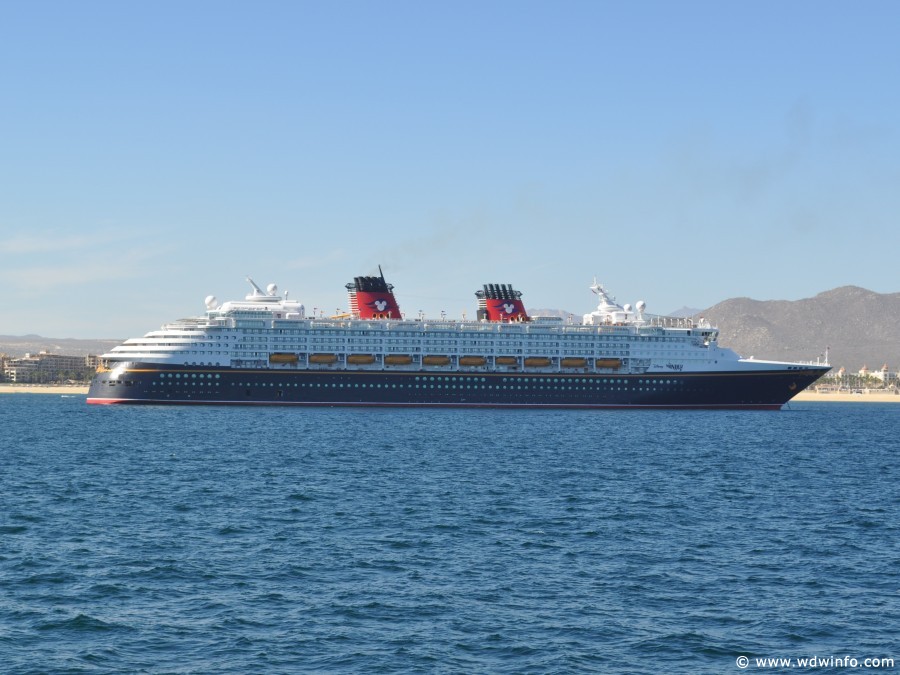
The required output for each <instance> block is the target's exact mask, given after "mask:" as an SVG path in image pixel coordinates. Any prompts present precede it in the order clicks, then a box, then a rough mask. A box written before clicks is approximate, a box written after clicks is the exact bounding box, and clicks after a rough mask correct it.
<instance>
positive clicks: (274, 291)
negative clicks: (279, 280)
mask: <svg viewBox="0 0 900 675" xmlns="http://www.w3.org/2000/svg"><path fill="white" fill-rule="evenodd" d="M266 293H268V294H269V295H278V286H276V285H275V284H269V285H268V286H266Z"/></svg>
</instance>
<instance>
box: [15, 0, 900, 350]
mask: <svg viewBox="0 0 900 675" xmlns="http://www.w3.org/2000/svg"><path fill="white" fill-rule="evenodd" d="M898 26H900V3H898V2H895V1H893V0H892V1H888V2H872V1H863V2H858V3H850V2H844V3H840V2H828V1H826V2H821V1H816V2H805V1H797V2H783V1H778V2H768V1H759V2H721V1H716V2H693V1H689V0H688V1H685V2H671V1H666V2H651V1H640V0H637V1H635V2H620V1H615V2H611V1H602V0H595V1H591V2H572V1H570V2H565V1H563V2H550V1H546V2H524V1H520V0H516V1H510V2H499V1H498V2H489V1H483V0H482V1H478V2H474V1H465V0H463V1H460V0H454V2H444V3H439V2H421V1H415V2H406V1H402V0H390V1H384V2H374V1H371V2H353V1H338V2H315V3H313V2H302V1H299V0H297V1H290V2H288V1H285V2H275V1H261V2H227V1H225V2H223V1H221V0H215V1H201V0H188V1H181V0H179V1H177V2H175V1H165V0H163V1H161V2H145V3H137V2H119V1H118V0H117V1H115V2H94V1H90V0H85V1H82V2H63V1H61V0H60V1H57V2H48V1H45V0H32V1H29V2H19V1H17V0H2V1H0V287H2V301H0V334H14V335H17V334H24V333H30V332H33V333H39V334H42V335H47V336H53V337H129V336H134V335H142V334H143V333H145V332H146V331H147V330H150V329H154V328H157V327H158V326H159V325H160V324H162V323H164V322H166V321H169V320H172V319H175V318H179V317H182V316H189V315H196V314H201V313H202V312H203V298H204V297H205V296H206V295H208V294H215V295H216V296H217V297H219V298H220V299H229V298H235V297H243V295H244V294H245V292H246V290H247V288H248V287H247V285H246V283H245V281H244V277H245V276H246V275H248V274H249V275H251V276H253V277H254V278H255V280H256V281H257V283H259V284H260V285H263V284H266V283H269V282H277V283H278V284H279V286H280V288H281V289H283V290H284V289H286V290H289V291H290V292H291V297H293V298H297V299H300V300H302V301H303V302H304V303H305V304H306V305H307V307H308V308H313V307H320V308H326V309H327V311H329V312H331V311H332V310H334V309H336V308H338V307H344V306H345V305H346V295H345V293H346V292H345V290H344V284H346V283H347V282H348V281H350V280H351V279H352V278H353V277H354V276H358V275H361V274H369V273H372V272H374V271H375V270H376V266H377V265H378V264H379V263H380V264H381V265H382V266H383V268H384V271H385V274H386V276H387V277H388V279H389V281H391V282H392V283H394V284H395V286H396V290H397V295H398V300H399V303H400V307H401V309H403V310H404V311H405V312H407V313H408V314H410V315H414V314H415V313H416V312H418V310H420V309H422V310H424V311H425V312H426V313H427V314H429V315H436V314H439V313H440V312H441V310H445V311H446V312H447V314H448V315H449V316H451V317H458V316H459V315H460V314H461V313H462V312H463V311H466V312H467V313H468V315H469V316H470V317H471V316H472V315H473V314H474V309H475V298H474V295H473V293H474V291H475V290H477V289H478V288H480V287H481V285H482V284H484V283H488V282H492V283H512V284H515V285H516V287H518V288H519V289H520V290H521V291H523V292H524V294H525V301H526V306H528V307H531V308H535V307H542V308H548V307H549V308H559V309H567V310H569V311H574V312H577V313H582V312H586V311H590V310H591V309H592V308H593V307H594V304H595V303H594V301H593V296H592V295H591V293H590V291H589V290H588V286H589V285H590V283H591V281H592V278H593V277H594V276H595V275H596V276H597V277H598V278H599V280H600V281H602V282H604V283H605V284H606V285H607V286H608V287H610V289H611V290H612V291H613V293H614V294H615V295H617V297H618V299H619V300H620V301H628V302H633V301H635V300H638V299H643V300H645V301H646V302H647V304H648V310H649V311H656V312H669V311H672V310H675V309H678V308H680V307H681V306H683V305H688V306H691V307H697V308H703V307H708V306H711V305H713V304H715V303H717V302H719V301H721V300H724V299H727V298H731V297H738V296H748V297H752V298H756V299H760V300H765V299H788V300H793V299H799V298H804V297H811V296H813V295H815V294H817V293H819V292H822V291H825V290H829V289H831V288H834V287H836V286H842V285H846V284H855V285H859V286H863V287H866V288H869V289H872V290H875V291H878V292H896V291H900V277H898V274H897V267H898V265H897V260H898V254H900V227H898V214H900V39H898V33H897V29H898Z"/></svg>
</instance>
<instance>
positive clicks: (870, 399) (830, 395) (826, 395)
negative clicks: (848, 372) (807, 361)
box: [791, 391, 900, 403]
mask: <svg viewBox="0 0 900 675" xmlns="http://www.w3.org/2000/svg"><path fill="white" fill-rule="evenodd" d="M791 400H792V401H832V402H833V403H900V396H898V395H897V394H894V393H890V392H888V393H885V392H877V393H876V392H871V393H868V394H865V393H863V394H848V393H845V392H840V393H835V392H822V393H819V392H816V391H801V392H800V393H799V394H797V395H796V396H795V397H794V398H792V399H791Z"/></svg>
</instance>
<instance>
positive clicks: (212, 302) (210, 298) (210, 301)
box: [203, 295, 219, 309]
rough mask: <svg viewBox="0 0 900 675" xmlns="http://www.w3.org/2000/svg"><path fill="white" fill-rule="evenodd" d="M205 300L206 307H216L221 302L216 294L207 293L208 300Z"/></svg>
mask: <svg viewBox="0 0 900 675" xmlns="http://www.w3.org/2000/svg"><path fill="white" fill-rule="evenodd" d="M203 302H205V303H206V309H215V308H216V307H217V306H218V304H219V301H218V300H216V296H214V295H207V296H206V300H204V301H203Z"/></svg>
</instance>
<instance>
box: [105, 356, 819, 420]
mask: <svg viewBox="0 0 900 675" xmlns="http://www.w3.org/2000/svg"><path fill="white" fill-rule="evenodd" d="M793 368H794V369H791V370H770V371H754V372H738V371H734V372H724V373H677V374H659V375H648V374H640V375H637V374H634V375H608V374H606V375H601V374H587V373H584V374H562V373H502V374H501V373H480V372H479V373H476V372H467V373H460V372H457V373H450V372H446V371H442V372H435V371H427V372H424V371H420V372H409V371H402V372H401V371H374V370H369V371H364V370H287V369H284V370H239V369H231V368H208V367H207V368H204V367H192V366H178V367H173V366H161V365H158V364H142V363H132V364H128V366H127V368H125V369H124V370H121V369H117V370H114V371H106V372H102V373H98V374H97V375H95V377H94V379H93V381H92V382H91V387H90V391H89V393H88V403H99V404H113V403H132V404H136V403H144V404H164V405H166V404H213V405H215V404H218V405H306V406H384V405H387V406H464V407H479V408H481V407H523V408H531V407H535V408H633V407H640V408H746V409H778V408H780V407H781V406H782V405H784V403H786V402H787V401H788V400H789V399H790V398H791V397H793V396H794V395H796V394H797V393H799V392H800V391H802V390H803V389H805V388H806V387H808V386H809V385H810V384H812V383H813V382H815V380H817V379H818V378H819V377H821V376H822V375H824V374H825V373H826V372H827V371H828V368H827V367H824V366H795V367H793ZM117 373H118V374H117Z"/></svg>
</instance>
